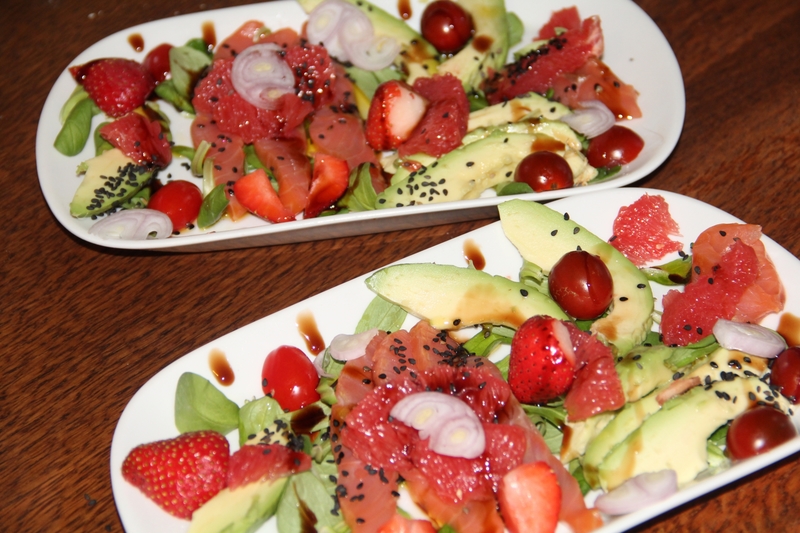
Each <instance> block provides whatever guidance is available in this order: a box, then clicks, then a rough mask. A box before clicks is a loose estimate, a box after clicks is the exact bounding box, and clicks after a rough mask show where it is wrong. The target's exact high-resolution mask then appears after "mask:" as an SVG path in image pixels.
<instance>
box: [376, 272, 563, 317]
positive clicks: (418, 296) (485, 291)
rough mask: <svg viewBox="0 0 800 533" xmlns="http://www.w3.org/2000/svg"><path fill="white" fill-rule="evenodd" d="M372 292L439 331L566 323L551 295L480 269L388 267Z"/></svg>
mask: <svg viewBox="0 0 800 533" xmlns="http://www.w3.org/2000/svg"><path fill="white" fill-rule="evenodd" d="M366 284H367V287H369V288H370V289H371V290H372V291H374V292H375V293H377V294H378V295H380V296H382V297H383V298H385V299H386V300H389V301H390V302H392V303H394V304H396V305H398V306H400V307H402V308H403V309H405V310H406V311H408V312H409V313H411V314H412V315H414V316H416V317H417V318H420V319H423V320H427V321H428V322H429V323H430V324H431V326H433V327H435V328H437V329H459V328H462V327H467V326H474V325H477V324H494V325H503V326H508V327H512V328H518V327H519V326H520V325H522V323H523V322H525V320H526V319H528V318H530V317H532V316H534V315H549V316H552V317H555V318H560V319H566V318H567V316H566V315H565V314H564V312H563V311H562V310H561V308H560V307H559V306H558V304H556V303H555V302H554V301H553V300H552V299H550V298H549V297H548V296H546V295H544V294H542V293H540V292H539V291H537V290H535V289H532V288H530V287H528V286H527V285H525V284H523V283H518V282H515V281H511V280H509V279H508V278H504V277H502V276H492V275H491V274H487V273H486V272H483V271H481V270H475V269H474V268H464V267H457V266H452V265H438V264H435V263H419V264H403V265H394V266H390V267H386V268H383V269H381V270H379V271H377V272H375V273H374V274H372V275H371V276H370V277H369V278H367V280H366Z"/></svg>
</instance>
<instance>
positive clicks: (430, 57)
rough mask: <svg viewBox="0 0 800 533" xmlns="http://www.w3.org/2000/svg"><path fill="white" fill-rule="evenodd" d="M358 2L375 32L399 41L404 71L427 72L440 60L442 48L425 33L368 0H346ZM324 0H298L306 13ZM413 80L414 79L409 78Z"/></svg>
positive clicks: (398, 63) (352, 2) (377, 34)
mask: <svg viewBox="0 0 800 533" xmlns="http://www.w3.org/2000/svg"><path fill="white" fill-rule="evenodd" d="M344 1H345V2H347V3H349V4H352V5H354V6H356V7H357V8H358V9H360V10H361V11H362V12H363V13H364V14H365V15H367V17H369V20H370V21H371V22H372V27H373V29H374V30H375V35H376V36H387V37H392V38H393V39H395V40H396V41H397V42H398V43H400V53H399V54H397V58H396V59H395V65H397V67H398V68H399V69H400V70H401V72H407V73H417V74H418V75H422V76H425V75H426V74H424V73H425V72H426V70H427V69H426V68H424V67H423V65H425V66H427V67H429V68H430V67H431V66H435V65H436V64H437V63H438V59H437V58H438V57H439V52H438V51H437V50H436V48H434V46H433V45H432V44H430V43H429V42H428V41H427V40H425V38H423V37H422V35H420V34H419V32H417V31H416V30H414V29H413V28H412V27H411V26H409V25H408V24H406V22H405V21H404V20H402V19H400V18H398V17H395V16H393V15H391V14H389V13H387V12H386V11H384V10H383V9H381V8H380V7H378V6H376V5H375V4H372V3H370V2H368V1H367V0H344ZM322 2H323V0H297V3H298V4H299V5H300V7H301V8H302V9H303V11H305V12H306V13H310V12H311V11H312V10H313V9H314V8H315V7H317V6H318V5H319V4H321V3H322ZM409 83H413V81H409Z"/></svg>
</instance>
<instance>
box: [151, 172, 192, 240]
mask: <svg viewBox="0 0 800 533" xmlns="http://www.w3.org/2000/svg"><path fill="white" fill-rule="evenodd" d="M202 203H203V193H201V192H200V189H199V188H198V187H197V185H195V184H194V183H189V182H188V181H170V182H169V183H167V184H166V185H164V186H163V187H161V188H160V189H158V190H157V191H156V193H155V194H154V195H153V197H152V198H150V201H149V202H148V203H147V207H149V208H150V209H155V210H156V211H161V212H162V213H164V214H165V215H167V216H168V217H169V219H170V220H172V228H173V230H174V231H179V230H182V229H183V228H186V227H188V226H189V225H190V224H191V223H192V222H194V221H195V220H197V214H198V213H199V212H200V206H201V205H202Z"/></svg>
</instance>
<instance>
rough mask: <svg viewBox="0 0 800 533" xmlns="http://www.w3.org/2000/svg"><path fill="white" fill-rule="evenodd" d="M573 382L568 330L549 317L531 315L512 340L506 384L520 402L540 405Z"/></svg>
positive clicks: (573, 366) (573, 365) (573, 374)
mask: <svg viewBox="0 0 800 533" xmlns="http://www.w3.org/2000/svg"><path fill="white" fill-rule="evenodd" d="M574 379H575V353H574V351H573V349H572V343H571V341H570V337H569V330H568V329H567V327H566V326H565V325H564V323H563V322H561V321H560V320H557V319H555V318H552V317H548V316H534V317H531V318H529V319H528V320H526V321H525V323H523V324H522V326H520V327H519V329H518V330H517V332H516V334H514V338H513V340H512V341H511V355H510V359H509V365H508V384H509V385H510V386H511V391H512V392H513V393H514V396H516V397H517V399H518V400H519V401H521V402H523V403H543V402H547V401H548V400H552V399H554V398H556V397H558V396H560V395H562V394H564V393H565V392H567V390H569V388H570V385H572V381H573V380H574Z"/></svg>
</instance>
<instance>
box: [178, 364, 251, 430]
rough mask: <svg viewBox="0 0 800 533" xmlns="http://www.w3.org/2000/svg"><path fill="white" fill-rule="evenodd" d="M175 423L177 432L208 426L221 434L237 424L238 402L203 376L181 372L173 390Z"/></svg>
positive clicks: (206, 427)
mask: <svg viewBox="0 0 800 533" xmlns="http://www.w3.org/2000/svg"><path fill="white" fill-rule="evenodd" d="M175 426H176V427H177V428H178V431H180V432H181V433H186V432H189V431H199V430H202V429H210V430H213V431H217V432H219V433H222V434H223V435H225V434H227V433H230V432H231V431H232V430H234V429H236V428H237V427H238V426H239V406H238V405H236V404H235V403H234V402H232V401H231V400H229V399H228V398H227V397H226V396H225V395H224V394H223V393H222V392H220V391H219V390H218V389H217V388H216V387H215V386H214V385H213V384H212V383H211V382H210V381H208V380H207V379H206V378H204V377H203V376H200V375H198V374H194V373H192V372H184V373H183V374H182V375H181V377H180V379H178V387H177V389H176V391H175Z"/></svg>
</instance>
